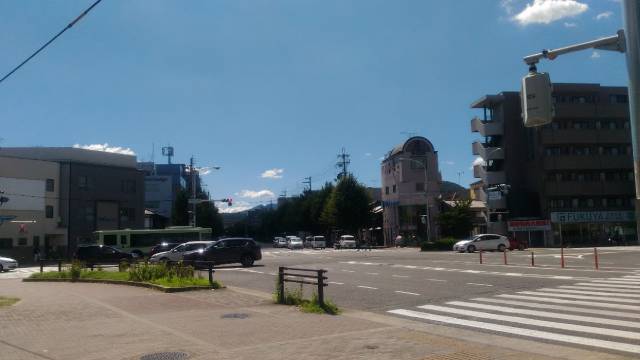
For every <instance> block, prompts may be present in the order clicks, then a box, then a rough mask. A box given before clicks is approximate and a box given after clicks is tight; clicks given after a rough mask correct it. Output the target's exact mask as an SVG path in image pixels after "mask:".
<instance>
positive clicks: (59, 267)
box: [58, 259, 62, 272]
mask: <svg viewBox="0 0 640 360" xmlns="http://www.w3.org/2000/svg"><path fill="white" fill-rule="evenodd" d="M58 272H62V259H58Z"/></svg>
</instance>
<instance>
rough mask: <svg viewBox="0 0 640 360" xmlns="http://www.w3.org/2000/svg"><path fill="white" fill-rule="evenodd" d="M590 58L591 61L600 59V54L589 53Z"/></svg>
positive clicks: (595, 52)
mask: <svg viewBox="0 0 640 360" xmlns="http://www.w3.org/2000/svg"><path fill="white" fill-rule="evenodd" d="M591 58H592V59H599V58H600V53H599V52H597V51H595V50H594V51H593V53H591Z"/></svg>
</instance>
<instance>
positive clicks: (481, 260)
mask: <svg viewBox="0 0 640 360" xmlns="http://www.w3.org/2000/svg"><path fill="white" fill-rule="evenodd" d="M478 253H479V254H480V264H482V250H480V252H478Z"/></svg>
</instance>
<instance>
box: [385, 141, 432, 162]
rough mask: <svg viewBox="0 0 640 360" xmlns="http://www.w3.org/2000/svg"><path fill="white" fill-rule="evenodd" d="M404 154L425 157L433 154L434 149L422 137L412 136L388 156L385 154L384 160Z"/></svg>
mask: <svg viewBox="0 0 640 360" xmlns="http://www.w3.org/2000/svg"><path fill="white" fill-rule="evenodd" d="M405 152H408V153H410V154H411V155H425V154H426V153H430V152H434V148H433V144H432V143H431V141H429V140H428V139H427V138H425V137H424V136H413V137H411V138H409V139H407V141H405V142H403V143H402V144H399V145H397V146H395V147H394V148H393V149H392V150H391V151H390V152H389V154H387V157H386V158H385V160H386V159H388V158H390V157H393V156H395V155H397V154H400V153H405Z"/></svg>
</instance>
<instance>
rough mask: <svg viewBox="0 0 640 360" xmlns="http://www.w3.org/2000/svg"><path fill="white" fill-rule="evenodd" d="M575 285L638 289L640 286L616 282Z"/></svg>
mask: <svg viewBox="0 0 640 360" xmlns="http://www.w3.org/2000/svg"><path fill="white" fill-rule="evenodd" d="M575 285H581V286H601V287H610V288H621V289H640V286H634V285H618V284H599V283H598V284H595V283H577V284H575Z"/></svg>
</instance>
